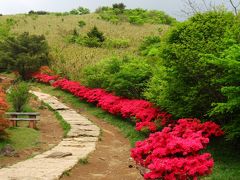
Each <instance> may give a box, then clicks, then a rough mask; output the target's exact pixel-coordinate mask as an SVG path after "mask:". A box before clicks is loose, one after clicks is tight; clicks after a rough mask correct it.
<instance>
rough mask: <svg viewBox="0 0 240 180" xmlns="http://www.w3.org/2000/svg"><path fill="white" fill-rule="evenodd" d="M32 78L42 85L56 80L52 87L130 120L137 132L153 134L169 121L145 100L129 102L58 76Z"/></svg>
mask: <svg viewBox="0 0 240 180" xmlns="http://www.w3.org/2000/svg"><path fill="white" fill-rule="evenodd" d="M33 77H34V78H35V79H37V80H38V81H40V82H43V83H49V82H50V81H52V80H56V81H55V82H54V83H53V84H52V86H54V87H58V88H60V89H62V90H65V91H68V92H70V93H71V94H73V95H74V96H77V97H79V98H81V99H84V100H86V101H87V102H90V103H95V104H97V106H98V107H100V108H102V109H103V110H106V111H108V112H109V113H111V114H114V115H121V116H122V117H123V118H131V119H132V120H134V121H135V122H136V130H138V131H140V130H143V129H147V130H150V131H151V132H155V131H156V130H157V129H158V127H160V126H165V125H167V124H168V123H169V122H170V120H171V115H170V114H168V113H166V112H163V111H161V110H159V109H157V108H155V107H154V106H153V104H152V103H150V102H148V101H145V100H138V99H133V100H130V99H126V98H123V97H119V96H115V95H114V94H111V93H108V92H106V91H105V90H103V89H99V88H97V89H91V88H87V87H85V86H82V85H81V84H80V83H79V82H74V81H69V80H67V79H59V77H58V76H50V75H46V74H41V73H37V74H35V75H34V76H33Z"/></svg>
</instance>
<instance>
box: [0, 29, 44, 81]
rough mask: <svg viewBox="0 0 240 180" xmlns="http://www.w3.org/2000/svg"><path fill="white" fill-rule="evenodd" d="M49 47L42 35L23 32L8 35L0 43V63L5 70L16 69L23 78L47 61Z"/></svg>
mask: <svg viewBox="0 0 240 180" xmlns="http://www.w3.org/2000/svg"><path fill="white" fill-rule="evenodd" d="M48 53H49V48H48V45H47V42H46V40H45V37H44V36H43V35H41V36H37V35H29V33H23V34H21V35H19V36H17V37H8V38H7V39H6V40H5V41H4V42H3V43H1V44H0V65H1V67H2V68H3V70H5V71H17V72H18V73H19V74H20V76H21V78H22V79H23V80H26V79H27V78H28V76H29V75H30V74H31V73H33V72H36V71H37V70H38V69H39V68H40V67H41V66H43V65H48V63H49V57H48Z"/></svg>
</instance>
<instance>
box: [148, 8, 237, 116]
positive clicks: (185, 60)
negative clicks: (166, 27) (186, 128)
mask: <svg viewBox="0 0 240 180" xmlns="http://www.w3.org/2000/svg"><path fill="white" fill-rule="evenodd" d="M239 28H240V22H239V19H238V18H237V17H235V16H234V15H233V14H232V13H231V12H225V11H212V12H207V13H202V14H196V15H194V16H193V17H191V18H190V19H189V20H187V21H185V22H183V23H180V24H178V25H177V26H176V27H173V28H172V30H171V31H170V33H168V35H167V36H166V37H165V38H163V42H162V44H161V47H160V48H159V51H160V54H161V58H162V63H161V64H160V65H159V66H158V67H157V70H156V71H155V72H154V76H153V78H152V80H151V82H150V83H149V88H148V90H147V91H146V92H145V95H146V97H147V98H148V99H149V100H151V101H153V102H155V103H156V104H157V105H159V106H160V107H162V108H165V109H166V110H167V111H168V112H170V113H172V114H173V115H175V116H177V117H201V118H204V117H206V114H207V113H208V111H209V110H210V109H211V104H212V102H218V101H222V100H223V99H224V97H223V95H222V94H221V93H220V92H219V91H220V87H219V85H216V84H214V83H212V79H217V78H218V76H219V74H221V73H222V71H221V69H220V68H219V67H216V66H213V65H210V64H207V63H206V62H203V61H202V60H200V59H201V57H203V56H204V54H213V55H215V56H216V57H219V56H220V54H221V52H222V51H224V50H225V49H227V48H228V47H230V46H231V45H232V44H235V43H239V40H240V39H239V37H240V32H239Z"/></svg>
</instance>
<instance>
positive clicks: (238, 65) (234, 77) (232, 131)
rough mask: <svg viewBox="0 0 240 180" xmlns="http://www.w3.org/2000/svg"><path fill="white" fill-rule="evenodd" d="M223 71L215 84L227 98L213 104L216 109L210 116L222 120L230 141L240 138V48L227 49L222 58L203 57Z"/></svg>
mask: <svg viewBox="0 0 240 180" xmlns="http://www.w3.org/2000/svg"><path fill="white" fill-rule="evenodd" d="M203 60H204V61H205V62H209V63H211V64H213V65H216V66H217V67H219V68H220V69H222V71H221V73H219V75H218V76H219V78H218V79H213V82H212V83H213V84H216V85H218V86H220V87H221V94H222V95H223V96H224V97H225V98H224V99H223V100H222V101H220V102H219V101H216V103H213V106H214V108H213V109H212V110H211V112H210V115H212V116H213V117H215V118H219V119H221V122H222V124H224V130H225V131H226V132H227V137H228V139H230V140H232V139H239V138H240V83H239V82H240V46H239V45H234V46H232V47H230V48H229V49H227V50H226V51H225V52H224V53H223V54H222V55H221V57H216V56H215V55H207V56H205V57H203Z"/></svg>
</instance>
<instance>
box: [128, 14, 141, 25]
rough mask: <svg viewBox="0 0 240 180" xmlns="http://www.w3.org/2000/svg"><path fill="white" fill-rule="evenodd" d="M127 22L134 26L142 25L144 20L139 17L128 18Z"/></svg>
mask: <svg viewBox="0 0 240 180" xmlns="http://www.w3.org/2000/svg"><path fill="white" fill-rule="evenodd" d="M128 21H129V22H130V23H131V24H135V25H143V24H144V20H143V19H142V18H141V17H140V16H129V17H128Z"/></svg>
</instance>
